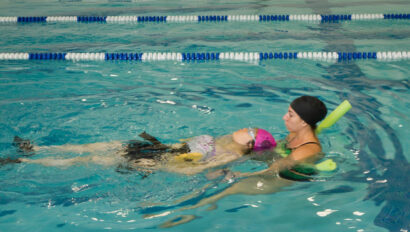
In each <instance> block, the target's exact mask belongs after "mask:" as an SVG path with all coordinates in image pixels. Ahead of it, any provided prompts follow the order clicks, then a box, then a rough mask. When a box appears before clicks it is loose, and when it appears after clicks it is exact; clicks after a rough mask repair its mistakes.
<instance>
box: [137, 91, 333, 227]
mask: <svg viewBox="0 0 410 232" xmlns="http://www.w3.org/2000/svg"><path fill="white" fill-rule="evenodd" d="M326 114H327V108H326V106H325V104H324V103H323V102H322V101H320V100H319V99H318V98H316V97H311V96H302V97H299V98H296V99H295V100H294V101H293V102H292V103H291V104H290V106H289V108H288V111H287V113H286V114H285V115H284V116H283V120H284V122H285V126H286V128H287V130H288V131H289V134H288V136H287V137H286V139H285V140H284V141H282V143H281V142H280V143H279V144H278V147H280V145H283V147H284V150H285V152H287V153H288V155H287V156H285V157H284V158H281V159H279V160H276V161H274V162H273V163H272V164H271V165H270V166H269V167H268V168H267V169H265V170H262V171H259V172H253V173H233V174H234V176H233V177H246V178H241V179H238V181H237V182H236V183H234V184H233V185H231V186H230V187H228V188H227V189H225V190H223V191H222V192H220V193H217V194H215V195H212V196H210V197H207V198H204V199H202V200H201V201H199V202H198V203H197V204H195V205H193V206H188V207H184V208H180V209H178V210H177V211H182V210H186V209H193V208H197V207H200V206H204V205H207V204H212V203H214V202H216V201H218V200H219V199H221V198H223V197H225V196H228V195H232V194H248V195H254V194H270V193H274V192H277V191H279V189H280V188H282V187H285V186H289V185H291V184H292V182H293V180H294V178H293V177H294V175H298V174H301V175H303V173H298V171H297V170H295V169H294V168H295V167H297V166H298V165H301V164H312V165H313V164H314V163H315V162H316V161H318V160H319V159H321V158H323V153H322V147H321V145H320V142H319V139H318V138H317V136H316V134H315V129H316V124H317V123H318V122H319V121H321V120H323V119H324V118H325V116H326ZM154 216H155V215H154ZM151 217H153V215H146V216H145V218H151ZM177 224H179V223H175V222H174V221H172V220H171V221H170V222H167V223H165V224H164V225H163V226H164V227H169V226H174V225H177Z"/></svg>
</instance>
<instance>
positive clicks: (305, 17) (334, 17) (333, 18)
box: [0, 13, 410, 23]
mask: <svg viewBox="0 0 410 232" xmlns="http://www.w3.org/2000/svg"><path fill="white" fill-rule="evenodd" d="M377 19H399V20H400V19H401V20H403V19H404V20H406V19H410V14H407V13H396V14H340V15H339V14H331V15H319V14H292V15H205V16H204V15H181V16H12V17H0V23H13V22H14V23H42V22H83V23H91V22H107V23H113V22H138V23H145V22H162V23H165V22H180V23H183V22H227V21H239V22H252V21H259V22H269V21H319V22H329V23H331V22H340V21H352V20H377Z"/></svg>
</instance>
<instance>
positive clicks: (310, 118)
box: [290, 96, 327, 130]
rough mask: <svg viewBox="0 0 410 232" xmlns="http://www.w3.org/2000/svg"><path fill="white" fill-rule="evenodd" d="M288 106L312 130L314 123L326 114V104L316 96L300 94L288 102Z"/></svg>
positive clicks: (314, 127)
mask: <svg viewBox="0 0 410 232" xmlns="http://www.w3.org/2000/svg"><path fill="white" fill-rule="evenodd" d="M290 107H292V109H293V110H294V111H295V112H296V113H297V114H298V115H299V117H301V118H302V119H303V121H305V122H306V123H307V124H309V125H310V127H311V128H312V129H313V130H314V129H316V123H317V122H319V121H322V120H323V119H324V118H325V116H326V114H327V108H326V105H325V104H324V103H323V102H322V101H321V100H319V99H318V98H317V97H312V96H301V97H298V98H296V99H295V100H293V102H292V103H290Z"/></svg>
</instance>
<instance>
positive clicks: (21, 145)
mask: <svg viewBox="0 0 410 232" xmlns="http://www.w3.org/2000/svg"><path fill="white" fill-rule="evenodd" d="M13 146H15V147H16V148H17V149H18V151H20V152H23V153H33V152H34V149H33V144H31V143H30V140H28V139H22V138H20V137H18V136H14V140H13ZM31 155H33V154H31Z"/></svg>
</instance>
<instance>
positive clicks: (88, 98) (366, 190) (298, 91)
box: [0, 0, 410, 231]
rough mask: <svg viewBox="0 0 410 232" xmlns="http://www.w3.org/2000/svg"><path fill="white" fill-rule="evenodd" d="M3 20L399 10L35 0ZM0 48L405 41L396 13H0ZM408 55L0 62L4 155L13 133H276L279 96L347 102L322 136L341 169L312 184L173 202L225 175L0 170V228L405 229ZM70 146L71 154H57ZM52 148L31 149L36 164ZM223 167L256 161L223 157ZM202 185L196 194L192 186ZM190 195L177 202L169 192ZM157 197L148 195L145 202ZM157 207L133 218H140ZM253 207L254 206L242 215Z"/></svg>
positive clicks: (63, 138)
mask: <svg viewBox="0 0 410 232" xmlns="http://www.w3.org/2000/svg"><path fill="white" fill-rule="evenodd" d="M0 4H1V7H0V15H1V16H48V15H54V16H59V15H63V16H82V15H92V16H106V15H264V14H275V15H276V14H277V15H285V14H352V13H358V14H360V13H369V14H373V13H375V14H376V13H377V14H379V13H386V14H389V13H408V12H409V8H410V7H409V5H408V3H407V2H405V1H396V2H394V3H389V2H381V1H355V2H346V1H331V2H330V1H316V2H309V1H306V2H305V1H287V2H286V3H280V2H279V1H278V2H276V1H264V2H257V1H249V0H248V1H236V2H229V3H220V2H218V1H203V0H202V1H189V2H185V1H184V2H180V3H177V4H175V3H170V2H169V1H149V2H148V1H130V2H128V1H106V2H102V3H96V2H93V1H36V2H32V1H30V2H24V1H20V2H5V3H0ZM0 27H1V32H2V33H1V35H0V38H1V39H0V44H1V45H0V52H5V53H7V52H16V53H17V52H18V53H25V52H30V53H66V52H78V53H87V52H89V53H94V52H102V53H130V52H135V53H140V52H157V53H165V52H185V53H197V52H201V53H206V52H210V53H212V52H214V53H216V52H220V53H223V52H258V53H259V52H265V51H267V52H276V51H277V52H299V51H314V52H322V51H326V52H328V51H331V52H333V51H335V52H338V51H346V52H356V51H360V52H377V51H409V50H410V49H409V48H410V46H409V35H410V28H409V23H408V20H360V21H342V22H337V23H320V22H306V21H275V22H258V21H256V22H246V23H244V22H209V23H153V22H151V23H150V22H147V23H72V22H48V23H4V24H0ZM408 67H409V61H408V60H391V61H386V60H385V61H379V60H369V59H366V60H353V59H352V60H347V61H342V62H337V61H335V60H333V61H321V60H313V59H312V60H310V59H292V60H289V59H287V60H285V59H271V60H261V61H255V60H248V61H235V60H214V61H205V60H199V61H184V62H181V61H178V60H166V61H148V62H142V61H135V60H132V61H130V60H128V61H124V60H122V61H111V60H110V61H74V62H73V61H67V60H29V61H27V60H24V61H21V60H1V61H0V81H1V82H0V88H1V91H0V104H1V107H0V115H1V118H0V128H1V135H2V136H1V143H0V151H1V153H0V154H1V157H9V156H12V157H17V156H19V154H16V152H15V149H14V147H12V145H11V142H12V139H13V137H14V135H19V136H21V137H24V138H29V139H31V140H33V141H35V143H36V144H40V145H54V144H65V143H73V144H82V143H91V142H99V141H111V140H128V139H135V138H136V136H137V134H138V133H140V132H142V131H144V130H145V131H147V132H149V133H151V134H153V135H155V136H157V137H158V138H160V139H161V141H163V142H176V141H177V140H178V139H179V138H186V137H190V136H194V135H199V134H212V135H223V134H226V133H230V132H232V131H234V130H236V129H238V128H242V127H248V126H252V127H262V128H265V129H267V130H269V131H271V132H272V133H273V134H274V136H275V137H277V138H283V137H284V136H285V135H286V129H285V126H284V124H283V121H282V116H283V114H284V113H285V111H286V109H287V106H288V104H289V103H290V101H291V100H292V99H294V98H295V97H297V96H300V95H302V94H309V95H316V96H320V97H321V99H322V100H324V101H325V103H326V104H327V106H328V107H329V108H330V109H334V108H335V107H336V106H337V105H338V104H339V103H340V102H342V100H344V99H348V100H349V101H350V102H351V104H352V105H353V109H352V110H351V111H350V112H349V113H348V114H347V115H346V116H345V117H343V118H342V119H341V120H340V121H339V122H338V123H337V124H336V125H334V126H333V127H332V128H330V129H328V130H327V131H326V132H323V133H322V134H321V136H320V139H321V140H322V142H323V145H324V150H325V152H326V153H327V155H328V156H329V157H332V158H333V159H335V160H336V161H337V163H338V165H339V169H338V170H337V172H336V173H335V174H334V175H333V176H331V177H329V178H325V179H324V181H318V182H313V183H295V184H294V185H293V186H291V187H289V188H287V189H284V190H283V191H281V192H279V193H275V194H271V195H257V196H245V195H234V196H229V197H227V198H224V199H222V200H220V201H219V202H218V203H217V205H218V208H217V209H215V210H212V211H207V210H206V208H207V207H201V208H199V209H194V210H188V211H184V212H178V213H169V214H168V212H171V211H173V210H175V209H179V208H182V207H183V206H185V205H189V204H193V203H194V202H196V201H198V200H200V199H202V198H204V197H206V196H209V195H212V194H215V193H216V192H218V191H221V190H222V189H224V188H226V187H227V186H228V185H229V183H225V182H220V181H209V180H207V179H206V178H205V176H204V175H202V174H201V175H195V176H179V175H176V174H170V173H162V172H158V173H156V174H154V175H150V176H148V177H147V178H142V177H141V176H140V175H139V174H138V173H132V172H131V173H128V174H120V173H118V172H116V170H115V168H108V167H107V168H104V167H101V166H96V165H95V166H94V165H88V166H75V167H72V168H70V169H61V168H50V167H41V166H36V165H28V164H27V165H26V164H20V165H7V166H3V167H1V168H0V173H1V176H2V177H3V178H2V179H1V188H0V189H1V191H0V203H1V209H0V230H2V231H3V230H5V231H27V230H30V231H45V230H47V231H73V230H77V231H100V230H114V231H129V230H153V229H159V227H160V225H161V224H163V223H164V222H166V221H169V220H175V221H177V220H179V219H181V218H182V217H181V215H194V216H193V217H194V220H192V221H190V222H189V223H186V224H183V225H180V226H177V227H173V228H171V230H173V231H185V230H187V231H188V230H194V229H195V230H199V229H198V228H202V229H200V230H203V231H206V230H212V231H225V230H229V231H235V230H236V231H254V230H260V231H268V230H269V231H271V230H272V228H274V229H276V230H281V229H286V230H291V231H324V230H326V231H327V230H333V231H400V230H408V229H409V219H408V218H409V213H408V212H409V209H410V202H409V197H408V196H409V191H408V183H409V178H408V177H407V176H406V175H405V174H406V173H408V170H409V165H408V160H409V158H410V157H409V156H410V154H409V153H408V150H409V145H408V139H406V138H408V137H409V135H410V134H409V132H408V130H407V128H408V127H409V118H408V113H409V110H408V109H409V104H410V102H409V100H408V97H409V93H408V92H409V91H408V89H409V83H408V73H409V68H408ZM69 155H71V156H78V155H81V154H69ZM53 156H63V155H62V154H56V153H45V152H44V153H39V154H36V155H35V156H34V157H33V158H41V157H53ZM230 167H231V168H233V169H235V170H243V169H245V170H257V169H260V168H263V167H264V164H262V163H258V162H255V161H244V162H236V163H234V164H232V165H230ZM207 184H209V187H208V188H206V189H205V191H201V190H202V188H203V187H204V186H205V185H207ZM192 193H197V194H196V196H195V197H193V198H190V199H189V200H186V201H182V202H180V203H176V202H175V201H176V200H179V199H181V197H184V196H187V195H189V194H192ZM154 203H161V205H155V206H153V204H154ZM151 213H156V214H161V213H162V215H163V216H161V217H156V218H151V219H144V218H143V215H144V214H151ZM250 215H252V216H250Z"/></svg>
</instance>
